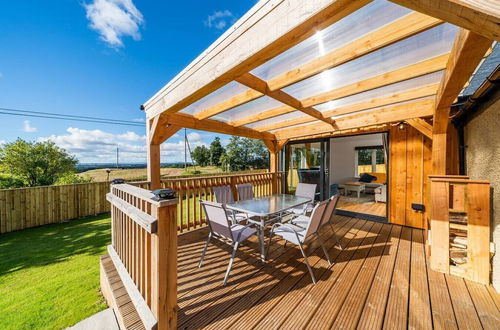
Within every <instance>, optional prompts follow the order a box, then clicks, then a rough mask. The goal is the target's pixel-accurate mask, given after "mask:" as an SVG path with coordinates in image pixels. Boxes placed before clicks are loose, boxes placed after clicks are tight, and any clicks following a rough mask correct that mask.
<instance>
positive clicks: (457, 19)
mask: <svg viewBox="0 0 500 330" xmlns="http://www.w3.org/2000/svg"><path fill="white" fill-rule="evenodd" d="M390 1H391V2H394V3H397V4H398V5H401V6H404V7H408V8H410V9H413V10H415V11H418V12H421V13H424V14H426V15H429V16H433V17H436V18H439V19H442V20H444V21H446V22H449V23H452V24H455V25H457V26H460V27H462V28H464V29H467V30H470V31H473V32H475V33H477V34H479V35H482V36H484V37H485V38H488V39H490V40H497V41H498V40H500V3H499V2H498V0H480V1H477V0H390Z"/></svg>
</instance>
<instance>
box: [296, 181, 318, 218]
mask: <svg viewBox="0 0 500 330" xmlns="http://www.w3.org/2000/svg"><path fill="white" fill-rule="evenodd" d="M316 186H317V185H316V184H315V183H299V184H297V189H296V190H295V196H298V197H305V198H309V199H310V200H311V202H310V203H307V204H304V205H301V206H299V207H295V208H293V209H290V213H292V214H295V215H302V214H306V213H307V212H309V211H311V210H312V209H313V208H314V198H315V196H316Z"/></svg>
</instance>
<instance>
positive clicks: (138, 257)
mask: <svg viewBox="0 0 500 330" xmlns="http://www.w3.org/2000/svg"><path fill="white" fill-rule="evenodd" d="M153 196H154V195H153V194H152V193H151V192H150V191H148V190H145V189H142V188H139V187H136V186H132V185H129V184H121V185H112V186H111V192H110V193H108V194H107V196H106V197H107V200H108V201H109V202H110V204H111V219H112V221H111V227H112V244H111V245H110V246H108V254H109V257H110V258H111V259H112V261H113V264H114V266H115V268H116V272H117V273H118V275H119V278H120V280H121V282H122V283H123V287H124V288H125V290H126V293H127V294H128V296H129V297H130V298H127V299H130V300H131V302H132V304H133V307H134V308H135V310H136V311H137V314H138V316H139V317H140V319H141V321H142V323H143V325H144V327H145V328H146V329H156V328H158V329H167V328H169V329H174V328H175V326H176V324H175V322H176V314H175V313H176V310H175V308H176V307H175V306H176V299H177V296H176V295H177V291H176V290H177V289H176V286H177V284H176V283H177V226H176V211H175V209H176V207H177V200H176V199H174V200H167V201H155V200H153ZM115 278H116V276H115ZM116 280H118V279H117V278H116ZM107 281H108V283H102V282H101V286H103V287H106V286H108V287H109V289H108V290H103V292H105V296H106V299H107V301H108V302H111V303H110V304H111V305H112V306H113V308H115V312H116V314H117V316H118V320H119V322H120V324H121V327H122V328H129V324H127V319H126V318H125V316H126V315H128V314H129V311H127V310H126V309H127V308H128V309H130V308H131V307H132V306H131V305H130V306H128V307H123V306H124V305H125V304H123V303H120V302H119V301H118V300H117V299H119V298H116V296H117V295H120V297H122V296H121V295H122V294H124V292H122V293H118V294H115V291H114V290H116V291H119V290H120V289H117V287H118V286H119V285H115V287H113V285H112V284H113V283H115V282H113V281H115V280H113V274H110V275H108V278H107ZM122 300H123V299H122ZM122 309H125V310H122ZM124 315H125V316H124Z"/></svg>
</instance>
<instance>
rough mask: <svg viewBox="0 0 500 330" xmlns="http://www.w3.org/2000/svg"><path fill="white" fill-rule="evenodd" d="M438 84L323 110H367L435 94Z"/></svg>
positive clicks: (336, 112)
mask: <svg viewBox="0 0 500 330" xmlns="http://www.w3.org/2000/svg"><path fill="white" fill-rule="evenodd" d="M438 86H439V85H438V84H432V85H427V86H423V87H417V88H413V89H410V90H407V91H403V92H397V93H393V94H390V95H386V96H382V97H379V98H376V99H371V100H368V101H363V102H359V103H355V104H349V105H346V106H343V107H339V108H336V109H332V110H327V111H323V112H322V113H323V115H324V116H326V117H333V116H340V115H346V114H350V113H354V112H358V111H363V110H368V109H372V108H376V107H383V106H387V105H390V104H394V103H399V102H405V101H410V100H414V99H418V98H421V97H426V96H431V95H435V94H436V92H437V88H438ZM314 120H315V119H313V118H311V117H308V116H301V117H298V118H294V119H289V120H282V121H279V122H277V123H273V124H268V125H261V126H257V127H254V129H255V130H257V131H259V132H265V131H271V130H275V129H279V128H284V127H288V126H294V125H299V124H305V123H310V122H312V121H314Z"/></svg>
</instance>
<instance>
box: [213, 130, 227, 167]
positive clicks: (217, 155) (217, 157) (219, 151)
mask: <svg viewBox="0 0 500 330" xmlns="http://www.w3.org/2000/svg"><path fill="white" fill-rule="evenodd" d="M225 152H226V150H224V147H223V146H222V144H221V143H220V139H219V137H218V136H216V137H215V139H214V140H213V141H212V143H210V165H212V166H221V156H222V155H223V154H224V153H225Z"/></svg>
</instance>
